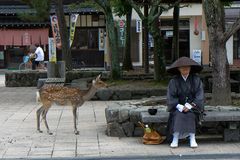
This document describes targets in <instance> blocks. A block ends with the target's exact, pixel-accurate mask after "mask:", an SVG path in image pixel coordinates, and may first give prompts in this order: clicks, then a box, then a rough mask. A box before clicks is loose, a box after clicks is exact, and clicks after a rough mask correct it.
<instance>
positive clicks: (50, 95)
mask: <svg viewBox="0 0 240 160" xmlns="http://www.w3.org/2000/svg"><path fill="white" fill-rule="evenodd" d="M102 87H107V84H106V83H104V82H103V81H101V79H100V75H99V76H98V77H97V78H96V79H94V80H92V85H91V87H90V88H89V89H88V90H81V89H80V88H76V87H67V86H59V85H46V86H43V87H42V88H41V89H40V90H39V92H38V93H37V95H39V99H40V101H41V103H42V106H41V107H40V108H39V109H38V110H37V112H36V114H37V130H38V132H40V133H41V132H42V131H41V130H40V116H41V115H42V119H43V120H44V123H45V126H46V129H47V133H48V134H52V133H51V132H50V130H49V127H48V123H47V119H46V117H47V112H48V110H49V109H50V108H51V106H52V104H53V103H56V104H58V105H66V104H69V102H70V104H71V106H72V112H73V123H74V133H75V134H79V131H78V130H77V126H76V119H77V114H76V112H77V108H78V107H81V106H82V105H83V103H84V102H85V101H88V100H90V99H91V98H92V97H93V96H94V95H95V93H96V92H97V90H98V89H99V88H102Z"/></svg>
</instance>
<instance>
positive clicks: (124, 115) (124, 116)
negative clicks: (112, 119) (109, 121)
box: [119, 108, 130, 123]
mask: <svg viewBox="0 0 240 160" xmlns="http://www.w3.org/2000/svg"><path fill="white" fill-rule="evenodd" d="M129 110H130V108H121V109H120V111H119V122H120V123H122V122H126V121H129Z"/></svg>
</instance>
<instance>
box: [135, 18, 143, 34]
mask: <svg viewBox="0 0 240 160" xmlns="http://www.w3.org/2000/svg"><path fill="white" fill-rule="evenodd" d="M136 32H137V33H140V32H142V21H141V20H136Z"/></svg>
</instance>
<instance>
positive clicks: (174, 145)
mask: <svg viewBox="0 0 240 160" xmlns="http://www.w3.org/2000/svg"><path fill="white" fill-rule="evenodd" d="M178 137H179V133H178V132H174V133H173V141H172V143H171V144H170V147H172V148H176V147H178Z"/></svg>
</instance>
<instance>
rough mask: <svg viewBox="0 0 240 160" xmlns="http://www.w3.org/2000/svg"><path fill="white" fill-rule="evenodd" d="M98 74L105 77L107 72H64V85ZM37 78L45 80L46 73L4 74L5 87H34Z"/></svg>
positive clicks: (30, 71) (25, 71) (27, 71)
mask: <svg viewBox="0 0 240 160" xmlns="http://www.w3.org/2000/svg"><path fill="white" fill-rule="evenodd" d="M99 74H103V76H105V77H107V74H108V73H107V72H101V71H87V70H86V71H79V70H76V71H68V72H66V83H71V82H72V80H74V79H80V78H86V77H95V76H97V75H99ZM39 78H47V71H44V70H19V71H8V72H6V73H5V85H6V87H36V86H37V82H38V79H39Z"/></svg>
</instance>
